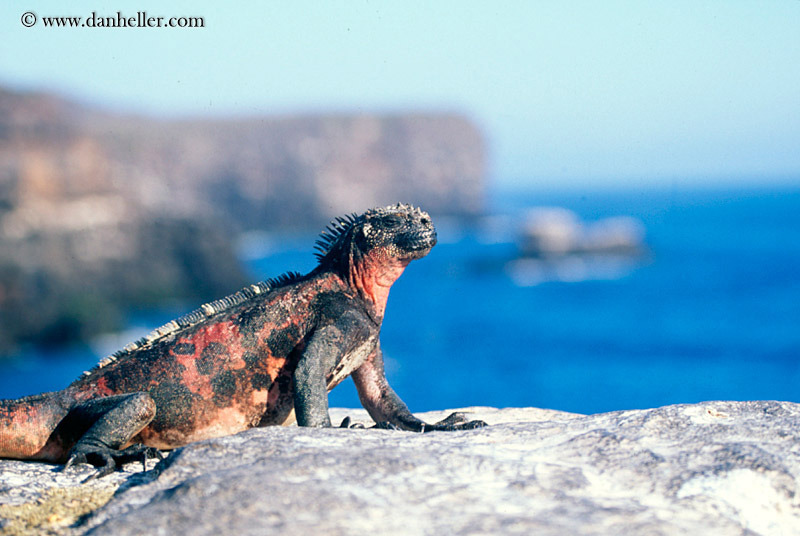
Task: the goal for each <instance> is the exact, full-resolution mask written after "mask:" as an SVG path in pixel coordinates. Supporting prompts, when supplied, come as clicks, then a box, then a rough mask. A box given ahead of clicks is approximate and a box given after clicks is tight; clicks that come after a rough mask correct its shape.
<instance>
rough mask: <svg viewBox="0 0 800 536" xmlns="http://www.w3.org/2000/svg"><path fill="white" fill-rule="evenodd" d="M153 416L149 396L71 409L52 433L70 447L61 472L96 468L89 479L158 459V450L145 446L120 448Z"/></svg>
mask: <svg viewBox="0 0 800 536" xmlns="http://www.w3.org/2000/svg"><path fill="white" fill-rule="evenodd" d="M155 414H156V405H155V402H154V401H153V399H152V398H151V397H150V395H149V394H148V393H143V392H142V393H128V394H123V395H116V396H109V397H103V398H95V399H93V400H88V401H86V402H83V403H81V404H79V405H77V406H76V407H74V408H72V410H70V412H69V413H68V414H67V416H66V417H64V419H63V420H62V421H61V423H59V425H58V427H57V428H56V430H55V433H56V434H60V436H61V440H62V442H63V443H64V444H73V443H74V446H73V447H72V449H71V450H70V451H69V458H68V459H67V463H66V464H65V465H64V469H67V468H69V467H70V466H72V465H75V464H77V463H90V464H92V465H94V466H95V467H97V469H98V470H97V473H95V474H94V475H92V476H91V477H89V479H87V480H92V479H94V478H98V477H101V476H105V475H107V474H110V473H112V472H114V470H115V469H116V468H117V467H119V466H120V465H122V464H124V463H128V462H130V461H135V460H142V461H144V460H146V459H147V457H153V456H158V457H161V453H160V452H159V451H158V449H155V448H152V447H146V446H144V445H140V444H137V445H132V446H130V447H128V448H126V449H122V450H121V447H122V446H123V445H125V444H126V443H128V442H129V441H130V440H131V438H133V437H134V436H135V435H136V434H138V433H139V432H140V431H141V430H142V428H144V427H145V426H147V424H148V423H150V421H151V420H153V417H154V416H155Z"/></svg>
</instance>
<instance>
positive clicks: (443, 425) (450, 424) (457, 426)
mask: <svg viewBox="0 0 800 536" xmlns="http://www.w3.org/2000/svg"><path fill="white" fill-rule="evenodd" d="M484 426H489V425H488V424H486V423H485V422H483V421H470V420H469V418H468V417H467V414H466V413H463V412H460V411H456V412H455V413H451V414H450V415H448V416H447V417H445V418H444V419H442V420H441V421H439V422H437V423H434V424H426V425H425V427H424V428H423V429H422V430H421V432H437V431H442V432H453V431H456V430H474V429H476V428H483V427H484Z"/></svg>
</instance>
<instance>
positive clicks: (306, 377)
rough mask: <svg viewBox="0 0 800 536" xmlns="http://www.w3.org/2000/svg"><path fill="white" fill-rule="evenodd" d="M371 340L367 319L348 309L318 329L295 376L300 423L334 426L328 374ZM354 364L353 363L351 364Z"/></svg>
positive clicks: (345, 364) (295, 393)
mask: <svg viewBox="0 0 800 536" xmlns="http://www.w3.org/2000/svg"><path fill="white" fill-rule="evenodd" d="M368 339H369V326H368V322H367V321H366V319H364V318H363V317H361V316H360V315H359V314H357V313H352V312H348V313H345V314H344V315H342V316H341V317H340V318H338V319H337V320H336V322H334V323H333V324H329V325H327V326H324V327H321V328H319V329H317V330H316V331H315V332H314V334H313V335H312V336H311V338H310V340H309V341H308V344H306V347H305V348H304V349H303V352H302V354H301V355H300V359H299V361H298V363H297V367H296V368H295V371H294V375H293V377H292V381H293V390H294V412H295V416H296V417H297V424H298V425H299V426H313V427H330V426H331V418H330V415H329V414H328V383H327V382H328V375H329V374H331V373H332V371H334V370H335V369H336V368H337V366H338V367H340V368H341V367H346V366H347V363H343V362H342V361H343V360H345V359H357V357H354V356H353V355H352V354H353V352H352V350H353V349H354V348H355V347H357V346H358V345H359V344H363V343H364V341H365V340H368ZM351 366H353V365H351Z"/></svg>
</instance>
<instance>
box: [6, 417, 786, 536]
mask: <svg viewBox="0 0 800 536" xmlns="http://www.w3.org/2000/svg"><path fill="white" fill-rule="evenodd" d="M464 411H468V412H470V413H471V415H470V417H472V418H480V419H484V420H486V421H487V422H489V423H490V424H491V425H492V426H490V427H488V428H485V429H480V430H474V431H466V432H455V433H433V434H412V433H406V432H393V431H383V430H358V429H355V430H353V429H350V430H342V429H330V430H320V429H302V428H297V427H288V428H266V429H256V430H250V431H247V432H244V433H241V434H237V435H235V436H229V437H225V438H220V439H215V440H209V441H203V442H199V443H195V444H192V445H189V446H187V447H184V448H182V449H177V450H176V451H174V452H173V453H171V454H170V455H169V457H168V458H167V459H166V460H165V461H164V462H162V463H160V464H158V465H157V466H155V468H153V469H152V470H150V471H148V472H145V473H135V472H133V471H137V470H140V469H141V466H140V465H139V464H130V465H129V466H127V467H126V470H127V471H128V472H125V473H118V474H115V475H112V476H110V477H107V478H106V479H102V480H101V481H99V482H94V483H90V484H85V485H81V484H79V482H80V480H81V479H82V478H84V477H85V476H86V475H88V474H89V473H90V472H91V470H90V469H89V468H88V467H84V468H81V469H79V470H76V471H75V472H74V473H66V474H64V473H59V472H57V470H56V469H55V468H53V467H52V466H47V465H43V464H37V463H25V462H14V461H2V462H0V469H2V473H1V474H2V476H1V477H0V517H2V518H4V521H3V523H4V524H3V525H2V530H4V531H6V533H8V534H24V533H26V532H25V531H28V533H33V531H47V530H50V531H53V532H55V531H61V532H59V533H66V534H93V535H101V534H115V535H119V534H121V535H124V534H160V533H164V534H174V533H192V534H220V533H236V534H264V533H272V532H275V533H279V534H282V535H292V534H309V533H317V534H334V535H336V534H376V533H377V534H526V535H527V534H544V535H549V534H552V535H562V534H578V535H594V534H597V535H600V534H631V535H639V534H641V535H645V534H646V535H671V534H704V535H705V534H710V535H713V534H749V535H782V534H787V535H788V534H797V533H799V532H800V499H798V496H799V495H798V491H800V490H799V489H798V487H799V485H798V477H800V451H798V449H797V442H796V438H797V434H798V431H800V405H798V404H793V403H787V402H708V403H703V404H696V405H680V406H668V407H664V408H658V409H651V410H635V411H620V412H613V413H606V414H600V415H591V416H582V415H574V414H567V413H560V412H555V411H546V410H538V409H503V410H496V409H490V408H471V409H468V410H464ZM445 414H446V412H437V413H435V414H425V415H423V417H424V418H426V419H428V420H434V419H438V418H441V417H442V416H444V415H445ZM344 415H351V416H355V417H357V418H360V419H365V415H364V412H363V411H361V410H336V411H335V412H334V419H335V420H338V419H341V418H342V417H343V416H344ZM151 464H152V465H154V462H151ZM87 504H88V505H90V506H89V507H87Z"/></svg>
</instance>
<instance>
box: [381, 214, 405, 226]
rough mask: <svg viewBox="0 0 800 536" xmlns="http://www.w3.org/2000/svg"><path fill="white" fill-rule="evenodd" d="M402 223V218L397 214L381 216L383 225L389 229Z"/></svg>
mask: <svg viewBox="0 0 800 536" xmlns="http://www.w3.org/2000/svg"><path fill="white" fill-rule="evenodd" d="M401 225H403V219H402V218H400V217H399V216H386V217H384V218H383V226H384V227H387V228H389V229H397V228H398V227H400V226H401Z"/></svg>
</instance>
